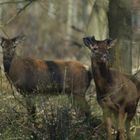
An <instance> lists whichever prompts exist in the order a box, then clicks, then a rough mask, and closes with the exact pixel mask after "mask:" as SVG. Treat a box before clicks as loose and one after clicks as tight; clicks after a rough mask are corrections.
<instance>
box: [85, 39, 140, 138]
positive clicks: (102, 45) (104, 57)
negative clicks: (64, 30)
mask: <svg viewBox="0 0 140 140" xmlns="http://www.w3.org/2000/svg"><path fill="white" fill-rule="evenodd" d="M84 43H85V45H86V46H87V47H88V48H89V49H90V50H91V51H92V57H91V65H92V73H93V78H94V81H95V85H96V93H97V101H98V103H99V105H100V106H101V108H102V110H103V117H104V122H105V125H106V132H107V139H108V140H112V121H113V120H112V115H113V116H114V117H115V119H116V121H117V130H118V133H117V138H116V140H125V130H126V133H127V139H128V140H130V139H131V137H130V122H131V120H132V119H133V117H134V115H135V113H136V108H137V104H138V93H137V89H136V86H135V84H134V83H133V82H132V81H131V80H130V79H128V78H127V77H126V76H125V75H123V74H122V73H120V72H118V71H115V70H112V69H110V68H109V65H108V61H109V57H108V56H109V52H108V47H110V41H109V40H104V41H96V40H95V38H92V37H87V38H84Z"/></svg>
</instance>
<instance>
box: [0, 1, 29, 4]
mask: <svg viewBox="0 0 140 140" xmlns="http://www.w3.org/2000/svg"><path fill="white" fill-rule="evenodd" d="M28 1H29V0H18V1H6V2H0V5H5V4H17V3H24V2H28Z"/></svg>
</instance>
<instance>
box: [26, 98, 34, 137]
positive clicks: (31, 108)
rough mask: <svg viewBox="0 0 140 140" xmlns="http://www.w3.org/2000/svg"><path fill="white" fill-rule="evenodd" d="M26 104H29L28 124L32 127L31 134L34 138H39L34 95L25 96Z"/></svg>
mask: <svg viewBox="0 0 140 140" xmlns="http://www.w3.org/2000/svg"><path fill="white" fill-rule="evenodd" d="M25 101H26V106H27V113H28V125H29V128H30V135H31V139H32V140H37V133H36V122H35V121H36V107H35V105H34V98H33V96H26V97H25Z"/></svg>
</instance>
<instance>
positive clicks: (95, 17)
mask: <svg viewBox="0 0 140 140" xmlns="http://www.w3.org/2000/svg"><path fill="white" fill-rule="evenodd" d="M107 11H108V0H94V1H93V8H92V12H91V16H90V20H89V25H88V29H87V34H88V35H94V36H95V38H96V39H105V38H106V37H107V36H108V18H107Z"/></svg>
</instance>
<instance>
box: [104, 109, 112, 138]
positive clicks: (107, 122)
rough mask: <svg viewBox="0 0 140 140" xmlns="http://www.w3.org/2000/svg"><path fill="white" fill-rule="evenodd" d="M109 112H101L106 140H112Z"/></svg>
mask: <svg viewBox="0 0 140 140" xmlns="http://www.w3.org/2000/svg"><path fill="white" fill-rule="evenodd" d="M110 113H111V112H109V111H103V117H104V123H105V129H106V133H107V140H112V121H111V116H110V115H111V114H110Z"/></svg>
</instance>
